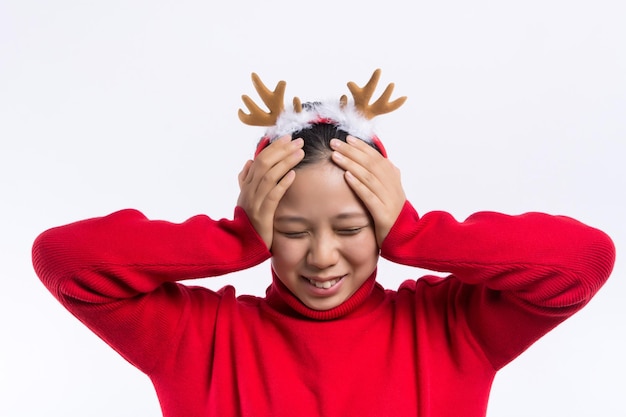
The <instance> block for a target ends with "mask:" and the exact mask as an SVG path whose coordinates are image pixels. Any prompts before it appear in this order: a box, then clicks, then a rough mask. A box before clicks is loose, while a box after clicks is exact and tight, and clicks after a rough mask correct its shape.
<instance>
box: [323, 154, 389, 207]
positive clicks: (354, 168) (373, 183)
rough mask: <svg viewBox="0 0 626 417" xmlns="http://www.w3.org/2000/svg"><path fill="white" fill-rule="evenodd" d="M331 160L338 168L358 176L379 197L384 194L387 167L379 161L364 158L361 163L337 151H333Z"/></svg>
mask: <svg viewBox="0 0 626 417" xmlns="http://www.w3.org/2000/svg"><path fill="white" fill-rule="evenodd" d="M332 160H333V161H334V162H335V163H336V164H337V165H338V166H339V167H340V168H342V169H343V170H345V171H346V172H350V173H351V175H354V176H355V177H356V178H358V180H359V182H360V183H361V184H363V185H364V186H367V187H368V188H369V189H370V191H372V192H373V193H375V194H376V195H380V198H382V196H384V195H385V193H386V187H385V183H384V179H385V178H386V177H387V176H386V175H385V171H386V170H387V167H385V166H382V165H381V164H380V162H372V161H371V160H366V161H365V162H364V163H363V164H361V163H359V162H357V161H354V160H352V159H350V158H348V157H347V156H345V155H344V154H341V153H338V152H333V154H332ZM383 162H386V161H383Z"/></svg>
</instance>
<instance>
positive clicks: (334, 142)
mask: <svg viewBox="0 0 626 417" xmlns="http://www.w3.org/2000/svg"><path fill="white" fill-rule="evenodd" d="M340 146H341V141H340V140H339V139H331V140H330V147H331V148H333V149H335V148H339V147H340Z"/></svg>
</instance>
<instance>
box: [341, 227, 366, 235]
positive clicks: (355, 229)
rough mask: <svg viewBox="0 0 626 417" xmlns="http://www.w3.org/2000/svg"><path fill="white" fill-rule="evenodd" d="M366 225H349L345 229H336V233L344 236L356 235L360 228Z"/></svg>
mask: <svg viewBox="0 0 626 417" xmlns="http://www.w3.org/2000/svg"><path fill="white" fill-rule="evenodd" d="M366 227H367V226H361V227H349V228H346V229H338V230H337V233H338V234H340V235H344V236H350V235H356V234H357V233H359V232H360V231H361V230H363V229H365V228H366Z"/></svg>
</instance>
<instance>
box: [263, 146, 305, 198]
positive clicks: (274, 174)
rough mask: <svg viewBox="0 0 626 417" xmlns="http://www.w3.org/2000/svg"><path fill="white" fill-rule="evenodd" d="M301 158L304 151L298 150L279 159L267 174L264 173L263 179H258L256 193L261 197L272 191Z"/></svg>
mask: <svg viewBox="0 0 626 417" xmlns="http://www.w3.org/2000/svg"><path fill="white" fill-rule="evenodd" d="M303 158H304V151H303V150H302V149H298V150H296V151H295V152H292V153H291V154H289V155H287V156H286V157H285V158H283V159H281V160H280V161H279V162H278V163H276V164H275V165H274V166H273V167H271V168H270V169H269V170H268V171H267V172H265V174H264V175H263V177H261V178H259V181H258V183H257V184H256V192H257V193H258V194H259V195H263V196H265V195H267V194H268V193H270V192H271V191H272V189H273V188H275V187H276V186H277V185H278V184H279V183H280V182H281V179H282V178H283V177H285V175H287V174H288V173H289V171H290V170H292V169H293V168H294V167H295V166H296V165H298V163H299V162H300V161H302V159H303Z"/></svg>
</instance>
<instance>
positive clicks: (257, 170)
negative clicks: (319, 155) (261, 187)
mask: <svg viewBox="0 0 626 417" xmlns="http://www.w3.org/2000/svg"><path fill="white" fill-rule="evenodd" d="M290 138H291V136H283V137H282V138H280V139H277V140H276V141H274V142H272V144H270V145H269V146H268V147H267V148H265V149H264V150H263V151H261V152H260V153H259V155H258V156H257V157H256V159H255V160H254V166H253V168H252V169H253V171H252V177H251V178H249V181H250V182H254V181H257V182H258V181H260V180H261V179H262V178H263V177H264V176H265V175H266V174H267V172H268V171H270V170H271V169H272V168H274V167H275V166H276V165H284V161H285V159H287V158H289V157H290V156H291V155H292V154H293V153H294V152H295V151H297V150H299V149H301V148H302V146H303V145H304V141H303V140H302V139H295V140H293V141H292V140H291V139H290ZM281 162H282V164H281ZM289 169H291V167H289V168H287V169H285V170H284V171H283V173H282V175H284V174H285V173H286V172H287V171H288V170H289ZM282 175H281V176H282ZM278 178H280V177H278Z"/></svg>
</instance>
